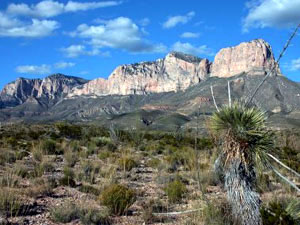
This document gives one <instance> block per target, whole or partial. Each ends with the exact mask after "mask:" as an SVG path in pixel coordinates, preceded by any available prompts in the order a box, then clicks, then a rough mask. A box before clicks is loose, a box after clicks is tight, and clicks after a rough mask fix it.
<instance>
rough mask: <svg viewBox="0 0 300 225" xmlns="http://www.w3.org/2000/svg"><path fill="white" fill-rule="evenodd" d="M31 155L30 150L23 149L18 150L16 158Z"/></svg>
mask: <svg viewBox="0 0 300 225" xmlns="http://www.w3.org/2000/svg"><path fill="white" fill-rule="evenodd" d="M29 155H30V154H29V152H27V151H23V150H21V151H18V152H16V159H17V160H22V159H23V158H25V157H27V156H29Z"/></svg>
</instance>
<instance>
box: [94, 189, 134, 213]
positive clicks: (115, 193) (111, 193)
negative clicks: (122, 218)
mask: <svg viewBox="0 0 300 225" xmlns="http://www.w3.org/2000/svg"><path fill="white" fill-rule="evenodd" d="M135 200H136V194H135V192H134V191H133V190H132V189H130V188H128V187H126V186H123V185H120V184H112V185H110V186H108V187H107V188H106V189H104V190H103V192H102V193H101V195H100V201H101V203H102V204H103V205H105V206H107V207H108V209H109V210H110V212H111V213H112V214H113V215H124V214H125V213H126V212H127V210H128V208H129V207H130V206H131V205H132V204H133V203H134V202H135Z"/></svg>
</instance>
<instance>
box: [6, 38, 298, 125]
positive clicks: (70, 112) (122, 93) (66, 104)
mask: <svg viewBox="0 0 300 225" xmlns="http://www.w3.org/2000/svg"><path fill="white" fill-rule="evenodd" d="M275 63H276V62H275V59H274V56H273V53H272V49H271V46H270V45H269V44H268V43H267V42H265V41H264V40H261V39H258V40H253V41H250V42H244V43H241V44H240V45H238V46H235V47H230V48H225V49H221V50H220V51H219V53H217V55H216V56H215V60H214V62H210V61H209V60H208V59H201V58H198V57H195V56H191V55H187V54H183V53H179V52H171V53H169V54H168V55H167V56H166V57H165V58H163V59H158V60H156V61H154V62H141V63H136V64H130V65H121V66H119V67H117V68H116V69H115V70H114V71H113V73H112V74H111V75H110V76H109V78H108V79H107V80H106V79H102V78H99V79H95V80H91V81H87V80H84V79H81V78H77V77H70V76H65V75H62V74H56V75H52V76H49V77H46V78H44V79H43V80H39V79H33V80H30V79H25V78H20V79H18V80H16V81H15V82H12V83H10V84H8V85H6V86H5V87H4V89H3V90H2V92H1V95H0V97H1V101H0V102H1V103H0V104H1V107H2V109H1V110H0V121H28V122H33V121H38V122H41V121H57V120H69V121H76V122H91V123H98V124H102V125H109V124H111V123H115V124H117V125H119V126H124V127H130V126H141V127H145V126H146V125H145V121H150V122H149V124H151V125H150V127H151V128H152V129H168V130H174V129H175V127H182V126H184V127H187V128H188V127H195V123H196V117H195V116H196V115H197V112H198V110H199V106H200V111H201V115H200V117H201V119H202V121H203V119H205V118H206V115H208V114H211V113H212V112H213V111H214V110H215V109H214V105H213V103H212V98H211V93H210V87H211V86H213V87H214V93H215V97H216V100H217V103H218V104H219V105H222V104H226V103H227V101H228V97H227V82H228V81H230V85H231V89H232V97H233V99H234V100H240V99H245V98H246V97H247V96H249V94H250V93H251V92H253V90H254V88H255V87H256V86H257V85H258V83H259V82H260V81H261V80H262V78H263V76H264V75H265V74H266V73H267V72H268V71H269V70H270V69H271V68H272V67H273V65H275ZM253 102H254V104H256V105H258V106H259V107H261V108H262V109H264V110H265V111H267V112H268V114H269V115H270V121H271V122H272V124H274V125H276V126H280V127H289V126H290V127H295V126H299V127H300V117H299V115H300V86H299V84H298V83H296V82H293V81H290V80H288V79H287V78H286V77H284V76H283V75H282V74H281V73H280V69H279V66H278V65H276V73H274V74H273V75H272V76H270V77H269V78H268V79H267V81H266V82H265V84H264V86H263V88H262V89H260V90H259V92H258V93H257V95H256V97H255V99H254V101H253ZM149 124H148V125H149Z"/></svg>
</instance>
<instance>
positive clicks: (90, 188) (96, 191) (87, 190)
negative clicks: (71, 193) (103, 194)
mask: <svg viewBox="0 0 300 225" xmlns="http://www.w3.org/2000/svg"><path fill="white" fill-rule="evenodd" d="M79 191H80V192H83V193H87V194H93V195H96V196H98V195H99V194H100V190H99V189H97V188H95V187H94V186H92V185H86V184H84V185H81V186H80V187H79Z"/></svg>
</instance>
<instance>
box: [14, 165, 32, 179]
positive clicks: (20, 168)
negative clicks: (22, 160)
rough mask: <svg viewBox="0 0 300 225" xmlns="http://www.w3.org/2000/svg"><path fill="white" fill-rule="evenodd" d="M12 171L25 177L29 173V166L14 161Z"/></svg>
mask: <svg viewBox="0 0 300 225" xmlns="http://www.w3.org/2000/svg"><path fill="white" fill-rule="evenodd" d="M14 173H15V174H16V175H17V176H19V177H22V178H25V177H28V175H29V168H28V167H26V165H24V164H19V163H16V164H15V165H14Z"/></svg>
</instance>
